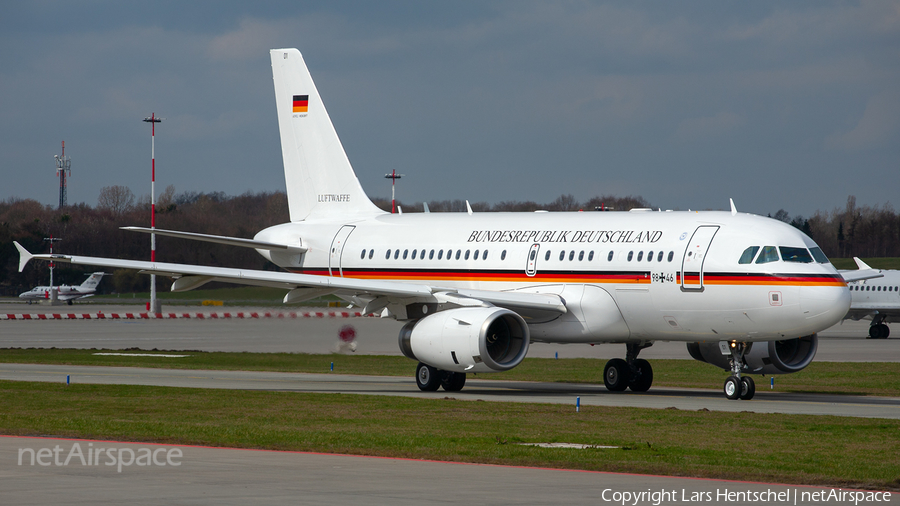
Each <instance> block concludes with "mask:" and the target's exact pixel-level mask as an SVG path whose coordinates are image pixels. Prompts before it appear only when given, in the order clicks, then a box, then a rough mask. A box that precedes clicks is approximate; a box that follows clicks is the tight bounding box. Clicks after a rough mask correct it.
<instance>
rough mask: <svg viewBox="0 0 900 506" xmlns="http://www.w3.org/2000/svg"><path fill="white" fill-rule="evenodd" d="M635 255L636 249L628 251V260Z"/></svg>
mask: <svg viewBox="0 0 900 506" xmlns="http://www.w3.org/2000/svg"><path fill="white" fill-rule="evenodd" d="M633 256H634V251H629V252H628V261H629V262H630V261H631V257H633Z"/></svg>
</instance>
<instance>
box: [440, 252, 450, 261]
mask: <svg viewBox="0 0 900 506" xmlns="http://www.w3.org/2000/svg"><path fill="white" fill-rule="evenodd" d="M448 256H449V255H448ZM443 258H444V250H442V249H439V250H438V260H441V259H443Z"/></svg>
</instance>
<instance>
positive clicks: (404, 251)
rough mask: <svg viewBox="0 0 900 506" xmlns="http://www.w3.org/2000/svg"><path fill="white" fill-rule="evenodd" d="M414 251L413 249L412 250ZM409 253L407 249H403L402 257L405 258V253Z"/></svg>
mask: <svg viewBox="0 0 900 506" xmlns="http://www.w3.org/2000/svg"><path fill="white" fill-rule="evenodd" d="M413 251H415V250H413ZM408 253H409V250H408V249H405V250H403V259H404V260H406V255H407V254H408Z"/></svg>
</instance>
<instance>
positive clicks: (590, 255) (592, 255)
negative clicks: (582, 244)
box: [588, 251, 594, 262]
mask: <svg viewBox="0 0 900 506" xmlns="http://www.w3.org/2000/svg"><path fill="white" fill-rule="evenodd" d="M593 259H594V252H593V251H591V252H590V253H588V262H590V261H592V260H593Z"/></svg>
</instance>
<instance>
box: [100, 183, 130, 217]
mask: <svg viewBox="0 0 900 506" xmlns="http://www.w3.org/2000/svg"><path fill="white" fill-rule="evenodd" d="M97 207H98V208H100V209H107V210H109V211H111V212H112V213H113V214H114V215H116V216H120V215H122V214H125V213H127V212H129V211H131V210H132V209H133V208H134V194H133V193H131V190H130V189H128V187H127V186H119V185H114V186H104V187H103V188H101V189H100V197H99V198H98V199H97Z"/></svg>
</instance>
